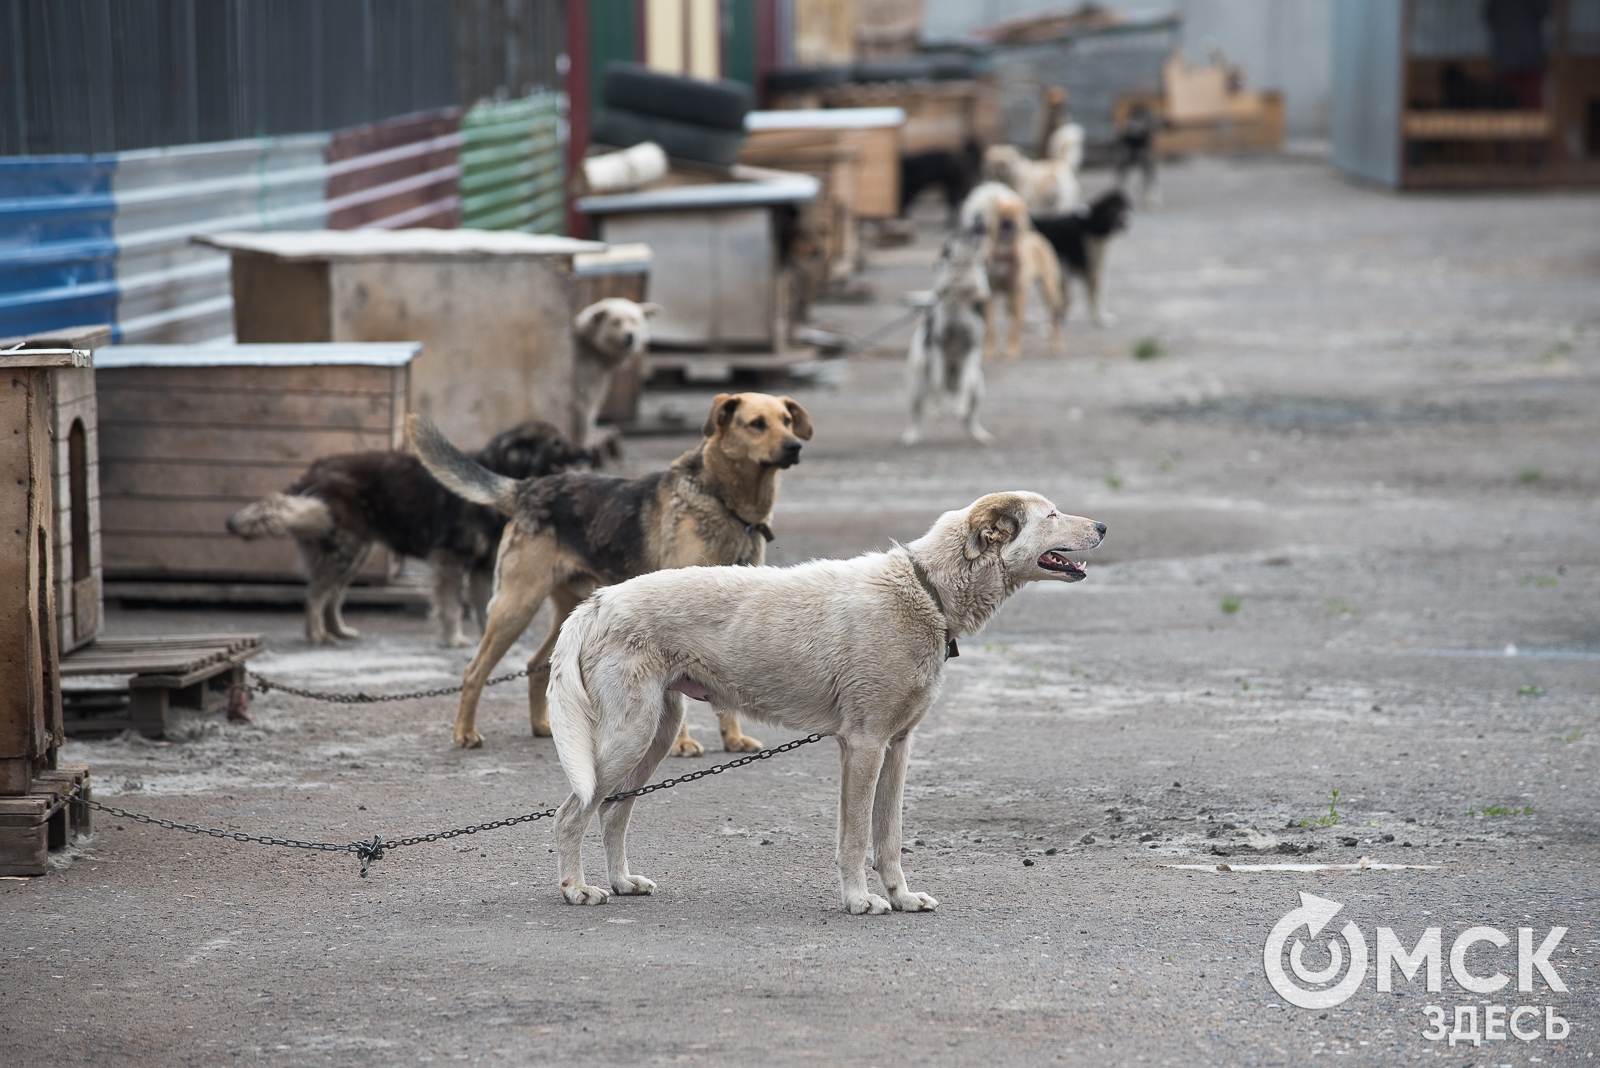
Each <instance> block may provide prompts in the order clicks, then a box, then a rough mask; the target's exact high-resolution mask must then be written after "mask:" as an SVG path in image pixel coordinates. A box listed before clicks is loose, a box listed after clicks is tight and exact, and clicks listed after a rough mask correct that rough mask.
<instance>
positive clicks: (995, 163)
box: [983, 122, 1083, 216]
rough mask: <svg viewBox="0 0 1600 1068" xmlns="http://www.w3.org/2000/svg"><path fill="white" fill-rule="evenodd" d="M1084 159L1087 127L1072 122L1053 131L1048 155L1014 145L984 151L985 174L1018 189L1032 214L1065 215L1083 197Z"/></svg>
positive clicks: (988, 178)
mask: <svg viewBox="0 0 1600 1068" xmlns="http://www.w3.org/2000/svg"><path fill="white" fill-rule="evenodd" d="M1082 163H1083V127H1082V126H1079V125H1078V124H1077V123H1075V122H1069V123H1067V124H1066V125H1064V126H1059V127H1057V128H1056V130H1055V132H1053V133H1052V134H1051V135H1050V140H1049V147H1048V155H1046V157H1045V158H1044V159H1040V160H1032V159H1029V158H1028V157H1027V156H1024V155H1023V154H1022V152H1021V151H1019V150H1018V149H1017V148H1015V147H1013V146H1011V145H990V146H989V148H988V149H987V150H986V151H985V152H984V154H983V177H984V180H985V181H990V182H999V183H1001V184H1002V185H1008V186H1010V187H1011V188H1012V189H1014V190H1016V191H1017V193H1018V194H1020V195H1021V197H1022V199H1023V200H1025V201H1027V203H1028V212H1029V214H1031V215H1040V216H1048V215H1065V214H1066V213H1067V212H1069V211H1071V210H1072V209H1073V208H1076V207H1077V206H1078V204H1079V203H1080V202H1081V201H1082V199H1083V192H1082V189H1081V187H1080V186H1079V183H1078V168H1079V166H1080V165H1081V164H1082Z"/></svg>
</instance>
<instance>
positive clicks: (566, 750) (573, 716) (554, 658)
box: [546, 599, 599, 805]
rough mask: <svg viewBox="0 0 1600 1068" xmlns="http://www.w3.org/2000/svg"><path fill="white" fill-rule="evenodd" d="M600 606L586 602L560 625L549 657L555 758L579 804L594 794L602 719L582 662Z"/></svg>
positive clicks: (585, 803) (590, 601)
mask: <svg viewBox="0 0 1600 1068" xmlns="http://www.w3.org/2000/svg"><path fill="white" fill-rule="evenodd" d="M598 614H599V605H598V604H597V603H596V602H595V601H594V600H593V599H590V600H588V601H585V602H583V603H582V604H580V605H579V606H578V607H577V610H576V611H574V612H573V613H572V615H570V616H568V617H567V621H566V622H565V623H563V624H562V625H561V636H560V637H559V638H557V639H556V647H555V651H554V652H552V653H551V655H550V686H549V689H548V690H547V691H546V693H547V700H548V702H549V708H550V735H551V737H552V738H554V739H555V743H556V756H557V757H558V758H559V759H560V760H561V769H562V770H563V771H565V772H566V773H567V782H569V783H571V784H572V792H573V793H574V794H575V795H576V796H577V798H578V800H579V802H581V803H582V804H584V805H587V804H589V802H590V801H591V800H593V798H594V790H595V758H596V752H595V734H596V731H597V729H598V727H599V715H598V713H597V711H596V709H595V707H594V700H593V698H591V697H590V695H589V688H588V686H587V685H585V683H584V678H583V666H582V664H581V663H580V661H579V657H580V654H581V653H582V652H583V646H584V643H585V642H586V641H587V640H588V638H589V634H590V632H591V631H593V630H594V629H595V627H596V624H597V623H598V620H597V618H596V617H597V616H598Z"/></svg>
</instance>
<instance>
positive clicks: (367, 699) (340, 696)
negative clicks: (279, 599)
mask: <svg viewBox="0 0 1600 1068" xmlns="http://www.w3.org/2000/svg"><path fill="white" fill-rule="evenodd" d="M542 666H543V667H549V666H550V665H549V663H545V664H544V665H542ZM530 674H532V670H531V669H529V668H523V669H522V670H521V671H513V672H512V673H511V674H509V675H496V676H495V677H494V678H492V679H489V680H487V681H485V682H484V686H486V687H487V686H498V685H500V684H501V683H502V682H514V681H515V680H517V679H525V678H527V677H528V676H529V675H530ZM250 680H251V686H252V688H253V689H254V690H255V691H256V692H257V693H271V692H272V691H273V690H277V691H278V692H279V693H286V694H291V695H293V696H295V697H305V698H309V699H310V700H312V701H327V702H329V703H330V704H335V705H375V704H382V703H383V702H385V701H414V700H417V699H418V698H422V697H449V696H450V695H451V694H454V693H460V692H461V690H462V688H463V687H461V686H440V687H439V688H437V689H433V690H416V691H413V692H412V693H364V692H362V691H360V690H356V691H354V692H351V691H338V690H302V689H300V688H299V687H297V686H286V685H284V684H283V683H281V682H273V681H272V680H271V679H264V678H262V677H261V676H260V675H257V674H256V673H255V672H254V671H252V672H250Z"/></svg>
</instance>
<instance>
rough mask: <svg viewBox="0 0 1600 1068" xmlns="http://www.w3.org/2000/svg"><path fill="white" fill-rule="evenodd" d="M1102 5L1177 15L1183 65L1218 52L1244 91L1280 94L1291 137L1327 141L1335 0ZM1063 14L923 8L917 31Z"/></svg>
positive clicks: (1038, 5)
mask: <svg viewBox="0 0 1600 1068" xmlns="http://www.w3.org/2000/svg"><path fill="white" fill-rule="evenodd" d="M1101 2H1102V3H1104V4H1105V6H1106V7H1109V8H1112V9H1113V10H1116V11H1118V12H1120V13H1122V14H1123V15H1126V16H1129V17H1139V16H1151V15H1163V14H1168V13H1170V12H1173V11H1176V12H1178V13H1179V14H1181V15H1182V16H1183V18H1184V28H1183V40H1184V51H1185V52H1186V53H1187V55H1188V59H1189V62H1191V63H1203V62H1205V61H1206V59H1207V58H1208V56H1209V53H1210V50H1211V48H1212V47H1213V46H1220V47H1221V48H1222V50H1223V52H1225V53H1226V54H1227V56H1228V60H1229V61H1230V62H1232V63H1235V64H1237V65H1238V66H1240V67H1242V68H1243V69H1244V72H1245V82H1246V84H1247V85H1248V86H1249V87H1250V88H1252V89H1276V90H1278V91H1279V92H1281V93H1283V96H1284V109H1285V112H1286V114H1285V117H1284V121H1285V125H1286V126H1287V127H1288V135H1289V136H1290V137H1326V136H1327V134H1328V109H1329V94H1330V89H1331V86H1332V77H1333V75H1332V71H1333V5H1334V3H1335V2H1337V0H1172V2H1170V3H1152V2H1150V0H1101ZM1070 6H1072V4H1071V3H1070V0H1068V2H1063V0H927V8H926V10H927V16H926V21H925V22H924V24H923V27H924V33H926V34H927V35H928V36H930V37H949V36H959V35H963V34H966V33H969V32H971V31H972V30H974V29H977V28H978V27H980V26H987V25H990V24H992V23H995V22H999V21H1001V20H1002V19H1008V18H1013V17H1015V16H1018V15H1025V14H1030V13H1034V12H1044V11H1059V10H1061V9H1062V8H1063V7H1070Z"/></svg>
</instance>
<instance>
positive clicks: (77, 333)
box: [0, 325, 111, 349]
mask: <svg viewBox="0 0 1600 1068" xmlns="http://www.w3.org/2000/svg"><path fill="white" fill-rule="evenodd" d="M109 344H111V327H109V326H103V325H102V326H65V327H59V328H57V329H55V330H45V331H43V332H41V333H37V334H23V335H22V336H20V337H8V338H3V339H0V349H9V348H14V347H16V346H17V345H21V346H22V347H23V348H28V349H97V348H99V347H100V346H102V345H109Z"/></svg>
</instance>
